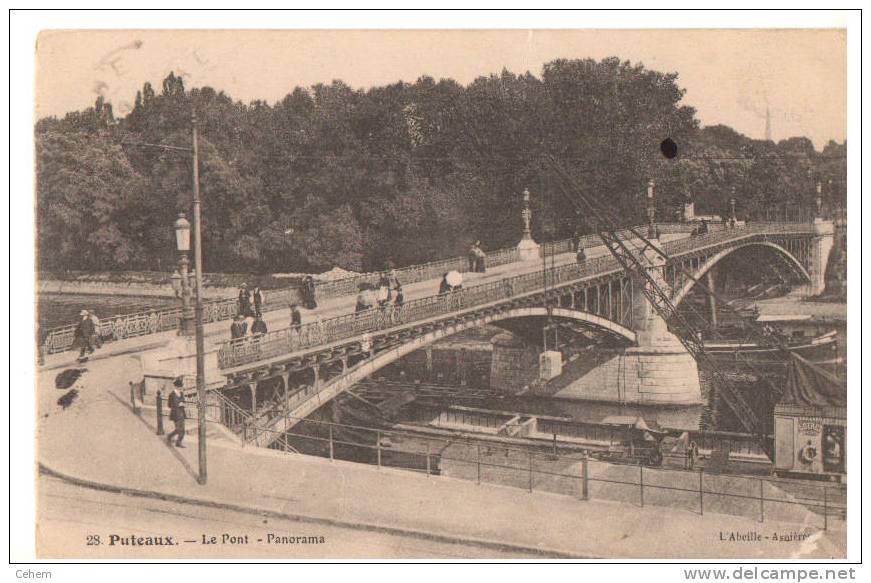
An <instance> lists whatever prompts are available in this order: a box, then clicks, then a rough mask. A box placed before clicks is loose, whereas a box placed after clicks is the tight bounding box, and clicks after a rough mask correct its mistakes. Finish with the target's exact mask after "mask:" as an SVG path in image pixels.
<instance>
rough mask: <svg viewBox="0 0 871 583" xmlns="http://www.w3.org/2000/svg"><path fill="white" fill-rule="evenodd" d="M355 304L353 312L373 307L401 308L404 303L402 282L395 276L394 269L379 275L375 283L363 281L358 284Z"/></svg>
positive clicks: (384, 308) (383, 308) (382, 308)
mask: <svg viewBox="0 0 871 583" xmlns="http://www.w3.org/2000/svg"><path fill="white" fill-rule="evenodd" d="M358 289H359V293H357V305H356V307H355V308H354V312H355V313H358V312H365V311H366V310H371V309H373V308H375V307H378V308H380V309H381V310H386V309H387V308H389V307H395V308H396V309H398V308H401V307H402V306H403V304H405V293H404V292H403V290H402V283H401V282H400V281H399V278H398V277H397V276H396V270H395V269H391V270H390V271H388V272H386V273H384V274H382V275H381V277H380V278H379V280H378V284H377V285H373V284H371V283H368V282H363V283H361V284H359V286H358Z"/></svg>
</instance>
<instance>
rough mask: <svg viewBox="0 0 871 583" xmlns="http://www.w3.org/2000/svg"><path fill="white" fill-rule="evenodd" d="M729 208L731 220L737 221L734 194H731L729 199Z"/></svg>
mask: <svg viewBox="0 0 871 583" xmlns="http://www.w3.org/2000/svg"><path fill="white" fill-rule="evenodd" d="M734 192H735V191H734V190H733V191H732V193H733V194H734ZM729 209H730V211H731V213H732V216H731V219H732V221H733V222H735V223H737V222H738V218H737V217H736V216H735V197H734V196H732V198H730V199H729Z"/></svg>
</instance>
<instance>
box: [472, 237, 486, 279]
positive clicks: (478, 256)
mask: <svg viewBox="0 0 871 583" xmlns="http://www.w3.org/2000/svg"><path fill="white" fill-rule="evenodd" d="M486 259H487V254H486V253H484V250H483V249H481V242H480V241H476V242H475V271H476V272H477V273H484V272H486V271H487V267H486V265H485V261H486Z"/></svg>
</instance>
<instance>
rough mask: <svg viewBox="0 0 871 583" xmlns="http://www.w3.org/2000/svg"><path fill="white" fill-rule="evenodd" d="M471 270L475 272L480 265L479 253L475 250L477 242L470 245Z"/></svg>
mask: <svg viewBox="0 0 871 583" xmlns="http://www.w3.org/2000/svg"><path fill="white" fill-rule="evenodd" d="M468 259H469V271H472V272H474V271H475V270H476V269H477V266H478V254H477V253H476V252H475V244H474V243H473V244H472V246H471V247H469V254H468Z"/></svg>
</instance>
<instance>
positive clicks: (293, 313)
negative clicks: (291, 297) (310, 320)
mask: <svg viewBox="0 0 871 583" xmlns="http://www.w3.org/2000/svg"><path fill="white" fill-rule="evenodd" d="M290 325H291V327H292V328H293V329H294V330H299V327H300V326H302V314H300V313H299V306H297V305H296V304H291V306H290Z"/></svg>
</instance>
